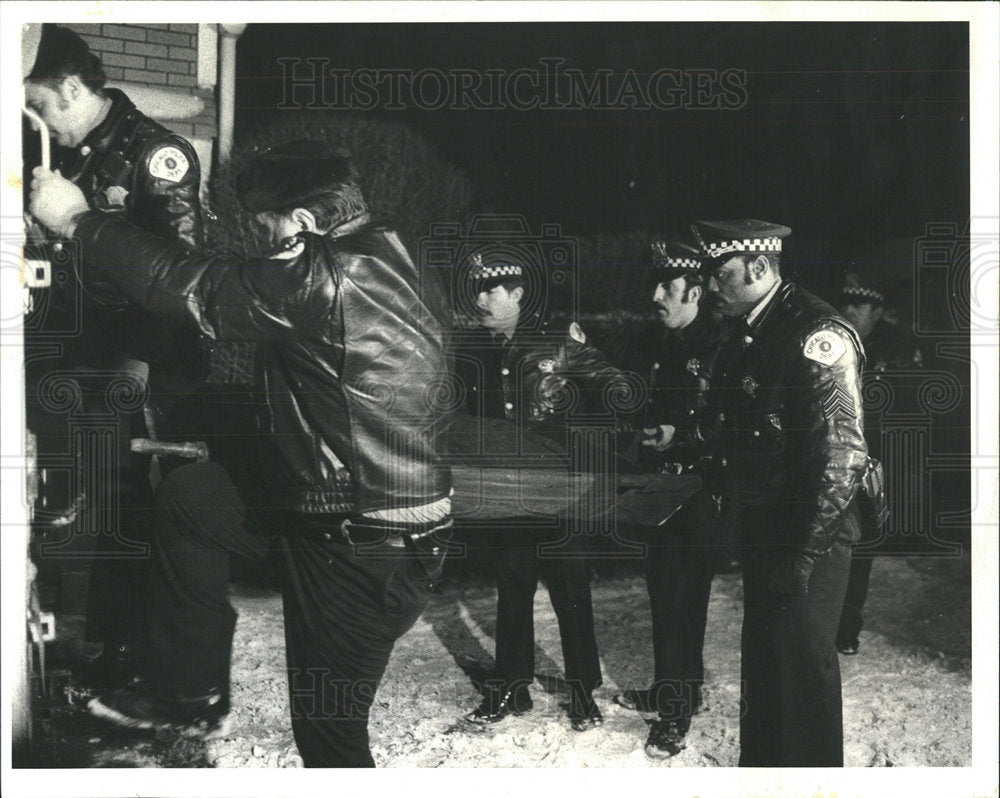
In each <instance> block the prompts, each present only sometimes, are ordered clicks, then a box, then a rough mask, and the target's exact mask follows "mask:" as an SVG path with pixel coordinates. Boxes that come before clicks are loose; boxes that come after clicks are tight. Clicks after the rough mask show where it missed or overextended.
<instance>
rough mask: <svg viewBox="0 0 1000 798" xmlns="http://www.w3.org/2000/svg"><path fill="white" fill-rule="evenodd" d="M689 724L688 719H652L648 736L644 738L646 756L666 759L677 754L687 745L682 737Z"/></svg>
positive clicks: (685, 733)
mask: <svg viewBox="0 0 1000 798" xmlns="http://www.w3.org/2000/svg"><path fill="white" fill-rule="evenodd" d="M689 726H690V721H680V720H656V721H653V723H652V724H651V725H650V727H649V737H647V738H646V756H648V757H652V758H653V759H667V758H668V757H672V756H674V755H675V754H679V753H680V752H681V751H683V750H684V749H685V748H686V747H687V743H686V742H685V741H684V737H685V736H686V735H687V732H688V728H689Z"/></svg>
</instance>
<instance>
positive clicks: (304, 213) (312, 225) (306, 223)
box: [290, 208, 325, 233]
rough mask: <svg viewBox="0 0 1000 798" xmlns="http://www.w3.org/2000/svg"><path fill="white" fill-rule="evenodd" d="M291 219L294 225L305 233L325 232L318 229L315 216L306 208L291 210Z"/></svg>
mask: <svg viewBox="0 0 1000 798" xmlns="http://www.w3.org/2000/svg"><path fill="white" fill-rule="evenodd" d="M290 215H291V217H292V221H293V222H295V226H296V227H298V228H299V229H300V230H303V231H304V232H306V233H318V232H325V231H320V229H319V227H318V226H317V224H316V217H315V216H314V215H313V212H312V211H310V210H307V209H306V208H296V209H295V210H293V211H292V212H291V214H290Z"/></svg>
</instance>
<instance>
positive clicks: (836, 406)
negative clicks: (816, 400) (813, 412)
mask: <svg viewBox="0 0 1000 798" xmlns="http://www.w3.org/2000/svg"><path fill="white" fill-rule="evenodd" d="M823 415H824V416H825V417H826V418H830V419H833V418H836V417H837V416H838V415H840V416H846V417H847V418H856V417H857V409H856V408H855V405H854V399H853V397H851V395H850V394H849V393H848V392H847V389H846V388H844V386H843V385H841V384H840V383H839V382H835V383H833V384H832V385H830V386H829V387H828V388H827V390H826V395H825V396H824V397H823Z"/></svg>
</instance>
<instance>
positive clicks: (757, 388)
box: [692, 219, 867, 767]
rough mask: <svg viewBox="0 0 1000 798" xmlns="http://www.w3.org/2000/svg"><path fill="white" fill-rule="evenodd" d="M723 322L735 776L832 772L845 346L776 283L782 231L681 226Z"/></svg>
mask: <svg viewBox="0 0 1000 798" xmlns="http://www.w3.org/2000/svg"><path fill="white" fill-rule="evenodd" d="M692 229H693V231H694V233H695V237H696V239H697V240H698V243H699V248H700V250H701V254H702V257H703V258H704V259H706V261H708V263H707V266H706V268H707V274H708V290H709V292H711V294H713V295H714V297H715V299H716V302H717V304H718V306H719V308H720V310H721V312H722V313H723V314H725V315H727V316H729V317H730V318H732V319H733V322H732V324H733V326H732V329H731V330H730V338H729V342H728V343H727V344H726V346H725V347H724V348H723V351H722V353H721V354H720V357H719V361H718V363H717V366H716V382H715V388H716V390H713V392H712V396H713V405H714V407H715V412H716V414H717V420H718V424H719V428H720V432H719V442H718V443H719V450H718V457H719V464H720V466H721V479H722V490H723V492H724V493H725V494H726V495H727V497H728V498H729V499H730V500H732V501H734V502H735V503H737V504H738V505H739V506H740V507H741V513H742V514H741V518H742V522H741V533H742V538H743V545H744V554H743V583H744V621H743V636H742V651H741V658H742V713H741V718H740V765H741V766H773V767H780V766H802V767H808V766H813V767H818V766H832V767H837V766H842V765H843V722H842V711H841V697H840V669H839V663H838V661H837V651H836V647H835V637H836V632H837V622H838V620H839V617H840V607H841V605H842V602H843V597H844V590H845V588H846V585H847V578H848V571H849V568H850V547H851V543H852V542H853V541H854V540H856V539H857V536H858V530H859V521H858V511H857V507H856V502H855V498H856V494H857V491H858V486H859V482H860V479H861V477H862V475H863V473H864V470H865V466H866V463H867V446H866V444H865V439H864V434H863V421H862V412H863V411H862V405H861V395H860V374H861V371H862V369H863V366H864V350H863V349H862V346H861V342H860V340H859V339H858V336H857V333H856V332H855V331H854V329H853V328H852V327H851V326H850V325H849V324H848V323H847V322H846V321H845V320H844V318H843V317H842V316H841V315H840V314H839V313H837V311H836V310H834V309H833V308H832V307H831V306H830V305H828V304H826V303H825V302H823V301H822V300H820V299H818V298H816V297H814V296H812V295H811V294H809V293H807V292H805V291H803V290H802V289H800V288H799V287H798V286H796V285H794V284H793V283H791V282H789V281H787V280H784V279H783V278H782V276H781V271H780V257H781V255H780V253H781V242H782V239H783V238H785V237H786V236H787V235H788V234H789V233H790V232H791V231H790V230H789V229H788V228H787V227H784V226H781V225H774V224H770V223H767V222H761V221H758V220H754V219H741V220H734V221H722V222H696V223H694V225H693V226H692Z"/></svg>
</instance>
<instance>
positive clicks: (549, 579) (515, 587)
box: [491, 522, 601, 697]
mask: <svg viewBox="0 0 1000 798" xmlns="http://www.w3.org/2000/svg"><path fill="white" fill-rule="evenodd" d="M525 523H528V522H525ZM564 529H565V528H564ZM491 553H492V555H493V557H494V562H495V567H496V575H497V627H496V672H495V678H496V680H497V682H498V683H499V685H498V686H500V687H501V689H504V690H506V689H517V688H522V687H523V688H526V687H528V686H529V685H530V684H531V683H532V682H533V681H534V679H535V621H534V597H535V590H536V589H537V587H538V577H539V574H541V576H542V578H543V579H544V581H545V585H546V587H547V588H548V591H549V599H550V600H551V601H552V608H553V609H554V610H555V613H556V618H557V619H558V621H559V635H560V638H561V640H562V652H563V662H564V664H565V668H566V681H567V683H568V684H569V686H570V689H571V690H572V691H573V693H574V694H575V695H576V696H577V697H587V696H589V695H590V694H591V692H592V691H593V690H594V689H595V688H597V687H598V686H599V685H600V684H601V665H600V660H599V658H598V654H597V639H596V637H595V636H594V610H593V606H592V604H591V597H590V567H589V565H588V564H587V559H586V556H585V555H586V540H585V538H584V536H583V535H580V534H570V533H569V532H566V531H552V532H550V533H546V532H541V533H540V532H538V531H536V530H533V529H526V528H524V527H515V526H511V527H509V528H506V529H495V530H493V532H492V552H491Z"/></svg>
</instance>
